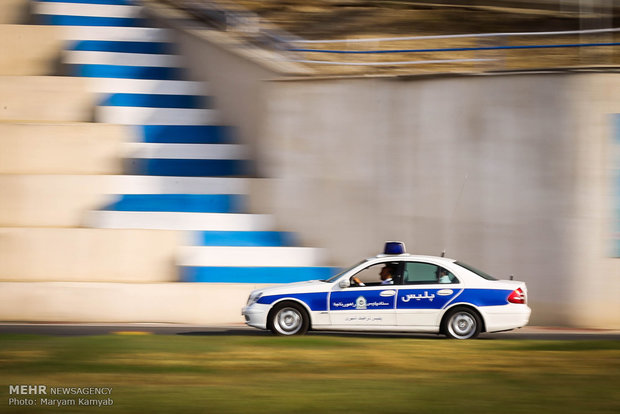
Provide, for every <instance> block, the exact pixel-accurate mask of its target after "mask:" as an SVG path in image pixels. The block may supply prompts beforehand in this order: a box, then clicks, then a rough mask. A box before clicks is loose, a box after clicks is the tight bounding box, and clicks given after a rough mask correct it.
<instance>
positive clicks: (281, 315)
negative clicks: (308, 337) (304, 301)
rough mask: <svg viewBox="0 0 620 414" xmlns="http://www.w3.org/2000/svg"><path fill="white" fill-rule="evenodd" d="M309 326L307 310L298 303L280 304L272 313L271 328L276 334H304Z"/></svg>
mask: <svg viewBox="0 0 620 414" xmlns="http://www.w3.org/2000/svg"><path fill="white" fill-rule="evenodd" d="M309 326H310V320H309V318H308V315H307V313H306V311H305V310H304V309H303V308H302V307H301V305H298V304H296V303H284V304H281V305H278V306H276V308H274V310H273V311H272V312H271V314H270V318H269V329H270V330H271V331H272V332H273V333H274V334H276V335H284V336H289V335H303V334H305V333H306V332H307V331H308V327H309Z"/></svg>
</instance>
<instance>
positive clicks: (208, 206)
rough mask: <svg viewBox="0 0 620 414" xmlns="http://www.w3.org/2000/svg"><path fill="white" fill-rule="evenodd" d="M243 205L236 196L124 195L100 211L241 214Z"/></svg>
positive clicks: (239, 196) (240, 199)
mask: <svg viewBox="0 0 620 414" xmlns="http://www.w3.org/2000/svg"><path fill="white" fill-rule="evenodd" d="M245 204H246V203H245V200H244V196H241V195H236V194H124V195H120V196H118V198H117V199H116V200H114V202H112V203H110V204H108V205H106V206H104V207H102V208H100V210H106V211H169V212H184V213H242V212H244V211H245Z"/></svg>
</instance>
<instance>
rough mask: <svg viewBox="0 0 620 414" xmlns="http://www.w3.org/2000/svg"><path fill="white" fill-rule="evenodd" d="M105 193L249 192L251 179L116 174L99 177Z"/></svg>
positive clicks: (100, 186) (100, 187)
mask: <svg viewBox="0 0 620 414" xmlns="http://www.w3.org/2000/svg"><path fill="white" fill-rule="evenodd" d="M97 180H98V181H97V184H96V185H97V188H98V189H99V191H100V192H101V193H102V194H247V193H248V191H250V188H251V185H252V181H254V180H252V179H247V178H229V177H161V176H143V175H116V176H114V175H113V176H102V177H98V178H97Z"/></svg>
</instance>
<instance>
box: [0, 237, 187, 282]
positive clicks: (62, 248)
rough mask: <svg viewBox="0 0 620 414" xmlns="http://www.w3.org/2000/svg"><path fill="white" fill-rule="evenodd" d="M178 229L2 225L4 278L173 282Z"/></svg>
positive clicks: (0, 255)
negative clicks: (22, 226) (21, 226)
mask: <svg viewBox="0 0 620 414" xmlns="http://www.w3.org/2000/svg"><path fill="white" fill-rule="evenodd" d="M180 241H181V235H180V234H179V233H177V232H174V231H154V230H125V229H120V230H110V229H84V228H0V263H2V266H0V280H1V281H21V282H33V281H80V282H94V281H105V282H125V283H131V282H141V283H144V282H168V281H169V282H172V281H177V280H178V275H177V270H176V266H175V265H174V261H175V254H176V249H177V246H178V245H179V244H180Z"/></svg>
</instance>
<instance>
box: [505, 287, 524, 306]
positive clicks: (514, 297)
mask: <svg viewBox="0 0 620 414" xmlns="http://www.w3.org/2000/svg"><path fill="white" fill-rule="evenodd" d="M508 302H510V303H525V293H524V292H523V289H521V288H518V289H516V290H513V291H512V293H511V294H510V295H508Z"/></svg>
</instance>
